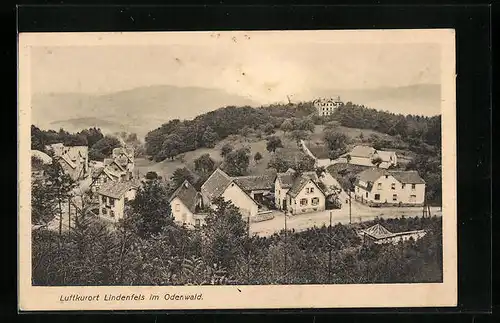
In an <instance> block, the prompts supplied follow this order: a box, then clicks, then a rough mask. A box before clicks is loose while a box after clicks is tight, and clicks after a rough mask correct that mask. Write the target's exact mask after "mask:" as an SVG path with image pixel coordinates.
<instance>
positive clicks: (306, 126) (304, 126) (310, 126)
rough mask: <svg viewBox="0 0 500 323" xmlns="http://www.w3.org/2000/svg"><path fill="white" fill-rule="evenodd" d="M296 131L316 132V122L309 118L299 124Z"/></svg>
mask: <svg viewBox="0 0 500 323" xmlns="http://www.w3.org/2000/svg"><path fill="white" fill-rule="evenodd" d="M295 129H296V130H303V131H309V132H314V122H313V121H312V120H311V119H309V118H304V119H302V120H300V121H299V122H297V125H296V127H295Z"/></svg>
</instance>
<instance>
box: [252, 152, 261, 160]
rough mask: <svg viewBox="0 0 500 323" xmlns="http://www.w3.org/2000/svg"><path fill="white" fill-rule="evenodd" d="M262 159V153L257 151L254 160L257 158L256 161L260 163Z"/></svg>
mask: <svg viewBox="0 0 500 323" xmlns="http://www.w3.org/2000/svg"><path fill="white" fill-rule="evenodd" d="M261 159H262V154H261V153H260V152H256V153H255V155H254V156H253V160H255V162H256V163H258V162H259V161H260V160H261Z"/></svg>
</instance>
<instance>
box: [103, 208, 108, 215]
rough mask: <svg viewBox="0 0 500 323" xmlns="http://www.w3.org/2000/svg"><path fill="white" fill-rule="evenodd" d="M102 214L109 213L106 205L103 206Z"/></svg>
mask: <svg viewBox="0 0 500 323" xmlns="http://www.w3.org/2000/svg"><path fill="white" fill-rule="evenodd" d="M102 214H104V215H106V214H108V210H106V208H105V207H103V208H102Z"/></svg>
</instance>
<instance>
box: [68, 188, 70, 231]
mask: <svg viewBox="0 0 500 323" xmlns="http://www.w3.org/2000/svg"><path fill="white" fill-rule="evenodd" d="M70 234H71V197H69V198H68V235H70Z"/></svg>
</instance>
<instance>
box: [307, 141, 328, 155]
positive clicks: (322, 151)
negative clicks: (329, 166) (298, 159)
mask: <svg viewBox="0 0 500 323" xmlns="http://www.w3.org/2000/svg"><path fill="white" fill-rule="evenodd" d="M306 147H307V149H309V151H310V152H311V154H313V155H314V157H316V158H318V159H330V156H329V154H328V148H327V147H326V145H325V144H324V143H321V144H319V145H317V144H315V143H311V142H308V143H307V144H306Z"/></svg>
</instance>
